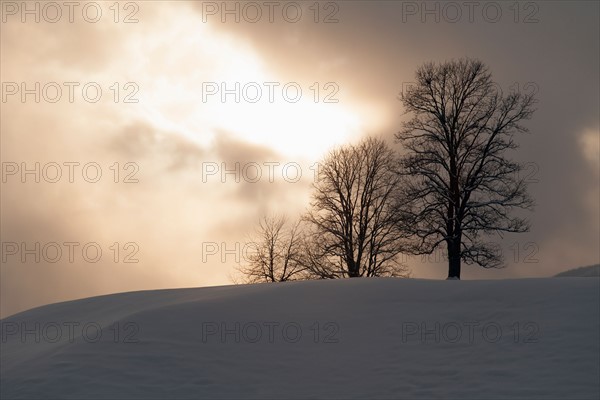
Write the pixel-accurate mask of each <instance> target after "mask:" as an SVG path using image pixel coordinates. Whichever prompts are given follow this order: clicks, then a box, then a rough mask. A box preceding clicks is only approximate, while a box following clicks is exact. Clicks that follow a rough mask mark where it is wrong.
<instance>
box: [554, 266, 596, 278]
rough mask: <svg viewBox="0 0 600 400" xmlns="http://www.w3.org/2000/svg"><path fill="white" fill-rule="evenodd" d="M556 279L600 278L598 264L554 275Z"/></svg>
mask: <svg viewBox="0 0 600 400" xmlns="http://www.w3.org/2000/svg"><path fill="white" fill-rule="evenodd" d="M554 276H555V277H557V278H564V277H573V276H579V277H582V278H590V277H594V276H600V264H596V265H588V266H587V267H579V268H573V269H570V270H567V271H564V272H561V273H559V274H556V275H554Z"/></svg>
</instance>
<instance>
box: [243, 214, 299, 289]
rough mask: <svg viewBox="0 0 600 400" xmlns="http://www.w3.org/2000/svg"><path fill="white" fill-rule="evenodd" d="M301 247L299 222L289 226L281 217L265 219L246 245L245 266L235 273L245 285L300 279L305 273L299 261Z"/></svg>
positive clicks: (262, 219)
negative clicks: (240, 275)
mask: <svg viewBox="0 0 600 400" xmlns="http://www.w3.org/2000/svg"><path fill="white" fill-rule="evenodd" d="M300 244H301V237H300V235H299V222H297V223H295V224H293V225H291V226H288V222H287V221H286V218H285V217H283V216H265V217H263V218H261V220H260V222H259V226H258V228H257V230H256V234H255V235H254V237H253V238H252V241H251V242H250V243H249V245H248V247H249V249H248V251H247V252H246V254H245V257H244V258H245V260H246V262H247V264H246V265H242V266H240V267H238V271H240V272H241V273H242V275H243V276H244V281H245V282H246V283H258V282H283V281H290V280H295V279H299V278H301V273H302V272H303V270H304V268H303V267H302V266H301V264H300V263H299V262H298V260H299V251H300Z"/></svg>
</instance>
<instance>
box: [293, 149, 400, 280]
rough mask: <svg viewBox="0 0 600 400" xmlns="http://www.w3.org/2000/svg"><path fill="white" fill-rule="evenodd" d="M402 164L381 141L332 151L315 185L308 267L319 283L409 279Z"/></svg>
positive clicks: (307, 218)
mask: <svg viewBox="0 0 600 400" xmlns="http://www.w3.org/2000/svg"><path fill="white" fill-rule="evenodd" d="M397 163H398V160H397V158H396V156H395V154H394V152H393V151H392V150H391V149H390V148H389V147H388V146H387V145H386V143H385V142H384V141H382V140H380V139H374V138H368V139H365V140H363V141H361V142H360V143H359V144H357V145H352V144H350V145H345V146H343V147H340V148H336V149H334V150H332V151H331V152H330V153H329V155H328V156H327V157H326V158H325V160H324V161H323V163H321V164H320V167H319V172H318V180H317V182H315V183H314V185H313V189H314V192H313V196H312V202H311V209H310V211H309V212H308V213H307V215H306V216H305V218H304V220H305V221H306V222H308V226H309V228H308V229H307V230H306V232H307V233H306V235H305V242H304V246H303V249H304V250H303V252H302V254H303V263H304V265H305V267H307V269H308V270H309V271H310V272H311V274H312V275H313V276H316V277H319V278H340V277H362V276H382V275H388V276H407V270H406V268H405V267H404V266H403V265H402V264H401V263H400V261H399V257H398V256H399V254H400V253H401V251H402V247H401V246H400V238H401V235H402V231H401V229H399V224H398V223H397V221H396V219H395V214H394V209H393V200H394V198H395V197H396V196H397V195H398V193H397V192H398V190H399V182H400V177H399V175H398V174H397V173H395V168H396V167H397Z"/></svg>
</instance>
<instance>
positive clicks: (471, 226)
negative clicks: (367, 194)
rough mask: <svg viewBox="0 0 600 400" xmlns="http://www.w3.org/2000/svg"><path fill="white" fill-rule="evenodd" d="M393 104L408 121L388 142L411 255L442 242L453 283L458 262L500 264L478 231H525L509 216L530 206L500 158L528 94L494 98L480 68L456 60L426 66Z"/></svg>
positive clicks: (526, 109) (528, 104) (512, 167)
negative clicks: (400, 149)
mask: <svg viewBox="0 0 600 400" xmlns="http://www.w3.org/2000/svg"><path fill="white" fill-rule="evenodd" d="M416 80H417V81H416V85H415V87H413V88H411V89H409V90H408V91H407V92H406V93H402V95H401V98H400V100H401V101H402V103H403V104H404V107H405V108H406V110H407V112H408V113H412V114H413V117H412V119H411V120H409V121H408V122H406V123H405V124H404V126H403V129H402V131H400V132H399V133H398V134H397V135H396V137H397V139H398V140H399V141H400V142H401V143H402V145H403V146H404V148H405V149H406V150H407V154H406V155H405V156H404V157H403V160H402V167H403V168H402V171H403V172H402V173H403V174H404V177H405V178H406V179H405V183H404V184H403V188H404V196H403V197H402V201H401V204H400V209H401V210H402V214H403V216H404V217H406V219H405V224H404V226H407V227H409V228H410V233H411V234H412V235H414V237H416V238H417V239H418V240H417V241H416V242H415V244H414V246H413V247H412V249H411V252H412V253H414V254H428V253H429V254H430V253H431V252H433V251H434V250H435V249H436V248H437V247H438V246H439V245H441V244H443V243H445V244H446V246H447V249H448V277H449V278H458V279H460V272H461V260H462V261H465V262H466V263H467V264H472V263H477V264H479V265H481V266H483V267H486V268H491V267H498V266H501V265H502V259H501V257H500V254H499V253H498V251H496V250H497V249H496V248H495V247H494V246H492V245H491V244H490V243H487V242H485V241H483V240H482V234H485V235H491V234H494V233H502V232H525V231H527V230H528V229H529V223H528V221H527V219H525V218H522V217H518V216H514V215H511V212H512V211H513V210H514V209H530V208H531V207H532V206H533V202H532V200H531V199H530V197H529V196H528V194H527V187H526V182H525V181H524V180H523V179H522V178H519V171H521V169H522V166H521V164H519V163H517V162H514V161H512V160H511V159H509V158H507V157H506V152H507V151H508V150H511V149H515V148H516V147H517V144H516V143H515V141H514V135H515V133H518V132H526V131H527V129H526V128H525V127H524V126H522V125H521V122H522V121H523V120H527V119H529V118H530V117H531V115H532V114H533V112H534V110H533V105H534V103H535V99H534V97H533V95H524V94H520V93H511V94H508V95H506V96H503V95H501V94H500V93H499V92H498V91H497V90H496V88H495V86H494V83H493V82H492V76H491V74H490V72H489V71H488V69H487V67H486V66H485V65H484V64H483V63H482V62H480V61H477V60H471V59H462V60H459V61H451V62H445V63H441V64H434V63H428V64H425V65H423V66H422V67H421V68H419V69H418V70H417V74H416Z"/></svg>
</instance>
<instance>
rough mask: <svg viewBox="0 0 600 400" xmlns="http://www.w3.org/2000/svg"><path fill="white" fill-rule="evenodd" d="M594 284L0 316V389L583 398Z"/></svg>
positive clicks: (263, 296)
mask: <svg viewBox="0 0 600 400" xmlns="http://www.w3.org/2000/svg"><path fill="white" fill-rule="evenodd" d="M599 292H600V280H598V279H590V278H572V279H522V280H495V281H428V280H416V279H410V280H402V279H391V278H388V279H383V278H378V279H346V280H337V281H311V282H293V283H285V284H260V285H245V286H224V287H210V288H197V289H177V290H158V291H144V292H133V293H122V294H115V295H109V296H101V297H94V298H89V299H83V300H77V301H72V302H66V303H58V304H52V305H48V306H44V307H40V308H36V309H33V310H29V311H26V312H23V313H20V314H17V315H14V316H11V317H8V318H6V319H4V320H2V321H1V324H2V343H1V345H2V348H1V349H2V354H1V358H0V360H1V365H0V368H1V382H0V384H1V385H0V387H1V389H0V390H1V392H0V394H1V396H0V397H1V398H2V399H5V398H6V399H8V398H40V397H41V398H44V397H45V398H77V399H82V398H408V399H430V398H461V399H498V398H528V399H538V398H569V399H580V398H587V399H592V398H594V399H597V398H599V396H600V381H599V379H600V310H599V307H600V296H599ZM36 323H38V324H39V325H38V327H37V328H36V325H35V324H36ZM236 323H237V324H238V325H236ZM436 323H437V324H438V325H437V327H438V328H436ZM76 324H79V325H76ZM94 324H96V325H94ZM117 324H118V325H117ZM222 324H225V325H224V326H222ZM421 324H424V325H423V326H422V325H421ZM469 324H470V325H469ZM83 326H86V333H85V335H82V327H83ZM69 327H71V328H69ZM236 327H239V328H236ZM469 327H470V328H469ZM98 328H100V329H101V332H102V336H101V337H100V338H95V336H96V334H97V329H98ZM27 329H28V330H29V332H26V333H25V334H23V333H24V331H25V330H27ZM70 329H71V330H72V332H69V330H70ZM298 329H301V333H300V331H299V330H298ZM459 330H460V332H462V335H461V336H460V337H458V336H457V334H458V332H459ZM59 332H60V334H61V336H60V337H59V338H57V333H59ZM259 332H260V333H261V335H260V336H259V335H258V333H259ZM517 332H518V334H517ZM71 333H72V334H71ZM116 333H118V335H117V334H116ZM423 333H424V335H421V334H423ZM36 335H39V342H37V339H38V338H37V337H36ZM236 335H237V337H236ZM436 335H437V337H436Z"/></svg>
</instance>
